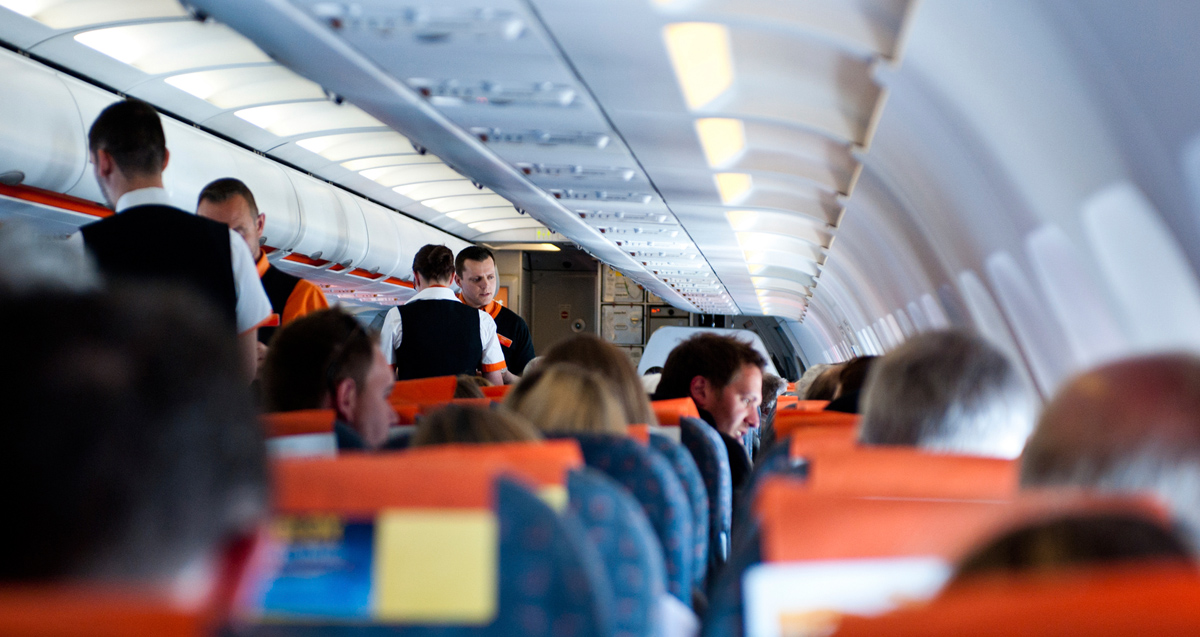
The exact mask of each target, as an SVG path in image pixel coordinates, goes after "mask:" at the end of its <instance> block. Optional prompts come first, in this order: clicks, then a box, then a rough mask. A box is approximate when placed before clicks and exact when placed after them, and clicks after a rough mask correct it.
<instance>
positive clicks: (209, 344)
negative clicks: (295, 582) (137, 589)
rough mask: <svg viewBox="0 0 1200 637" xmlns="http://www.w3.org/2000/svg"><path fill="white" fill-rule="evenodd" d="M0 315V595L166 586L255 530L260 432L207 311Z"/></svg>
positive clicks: (196, 307) (33, 300) (32, 302)
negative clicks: (24, 590)
mask: <svg viewBox="0 0 1200 637" xmlns="http://www.w3.org/2000/svg"><path fill="white" fill-rule="evenodd" d="M0 304H2V305H3V307H4V311H3V312H0V330H2V333H3V334H5V335H6V339H5V340H6V342H5V345H4V350H5V351H4V361H5V364H6V365H8V366H10V369H12V370H14V371H16V370H19V373H12V374H9V375H7V376H6V379H5V382H4V383H0V404H3V405H4V420H5V428H4V444H3V445H2V446H0V485H3V486H2V487H0V488H2V489H3V490H4V492H5V495H4V496H3V502H4V503H5V516H7V519H9V520H10V521H11V522H12V523H11V524H9V525H8V527H9V530H8V532H9V533H11V535H9V539H8V540H6V542H9V544H8V547H7V549H6V550H4V551H0V581H9V582H13V581H33V580H40V581H50V580H57V579H76V578H84V579H86V578H104V579H121V580H146V579H162V578H166V577H173V576H175V575H177V574H178V572H179V570H180V569H182V568H183V567H184V566H186V565H187V564H188V563H189V562H191V561H192V560H194V559H196V557H198V556H201V555H205V554H206V553H212V552H213V551H214V550H216V548H217V547H218V546H219V545H220V544H221V543H222V542H223V541H224V540H228V539H231V538H233V537H234V536H235V535H238V534H242V533H247V532H249V531H250V530H251V529H252V528H253V526H254V525H256V524H257V523H258V521H259V518H260V516H261V515H262V514H263V511H264V510H265V507H266V499H267V483H266V482H267V481H266V461H265V448H264V443H263V436H262V429H261V427H260V425H259V423H258V422H257V419H256V418H255V416H254V411H253V406H252V403H251V400H250V396H249V389H248V385H247V383H246V382H245V380H244V379H243V378H242V376H241V373H240V365H239V360H240V359H239V356H238V352H237V346H236V343H235V341H234V339H233V337H232V334H230V333H228V332H227V330H225V329H224V328H223V325H224V323H223V322H222V321H221V320H220V318H219V316H218V315H217V314H216V312H215V310H213V309H211V308H209V307H208V305H207V304H206V303H204V302H203V300H201V299H199V298H197V297H195V296H192V295H190V294H188V293H186V292H184V291H182V290H179V289H176V288H171V287H165V286H163V287H159V286H151V285H143V286H142V289H141V290H133V289H126V288H115V289H114V290H113V291H111V292H108V293H95V294H83V295H70V294H61V293H44V294H30V295H26V296H22V297H11V298H5V299H3V300H0ZM31 325H35V326H37V332H36V334H31V333H30V332H29V329H30V327H29V326H31Z"/></svg>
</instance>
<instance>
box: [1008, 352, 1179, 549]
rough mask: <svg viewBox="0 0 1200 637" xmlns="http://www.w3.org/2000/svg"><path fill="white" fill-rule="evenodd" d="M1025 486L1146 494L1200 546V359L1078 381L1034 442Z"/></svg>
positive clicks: (1146, 363)
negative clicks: (1167, 509)
mask: <svg viewBox="0 0 1200 637" xmlns="http://www.w3.org/2000/svg"><path fill="white" fill-rule="evenodd" d="M1021 484H1022V485H1024V486H1087V487H1098V488H1101V489H1104V490H1112V491H1149V492H1152V493H1154V494H1156V495H1158V496H1159V497H1160V498H1161V499H1162V500H1163V501H1164V502H1166V503H1167V504H1168V505H1169V506H1170V507H1171V509H1172V510H1173V512H1174V513H1175V515H1176V517H1178V518H1179V519H1180V521H1182V522H1184V523H1185V525H1187V526H1188V527H1189V529H1188V531H1189V533H1190V534H1191V535H1192V538H1193V541H1196V540H1200V358H1197V357H1195V356H1189V355H1184V354H1171V355H1158V356H1146V357H1140V358H1133V359H1129V360H1124V361H1120V362H1117V363H1112V364H1110V365H1106V366H1104V367H1100V368H1097V369H1095V370H1092V371H1090V372H1087V373H1085V374H1083V375H1081V376H1078V377H1076V378H1075V379H1073V380H1072V381H1071V382H1069V383H1068V384H1067V385H1066V386H1064V387H1063V388H1062V390H1060V391H1059V393H1058V395H1057V396H1055V397H1054V399H1053V400H1052V401H1051V402H1050V404H1049V405H1047V406H1046V409H1045V410H1044V411H1043V413H1042V417H1041V420H1040V421H1039V423H1038V427H1037V429H1036V430H1035V431H1034V434H1033V436H1032V437H1030V439H1029V443H1028V444H1027V446H1026V448H1025V455H1024V457H1023V458H1022V462H1021ZM1197 544H1198V545H1200V542H1197Z"/></svg>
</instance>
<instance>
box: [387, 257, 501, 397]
mask: <svg viewBox="0 0 1200 637" xmlns="http://www.w3.org/2000/svg"><path fill="white" fill-rule="evenodd" d="M412 269H413V283H414V284H415V286H416V289H417V293H416V295H415V296H413V297H412V298H411V299H409V300H408V301H407V302H406V303H404V305H401V306H400V307H395V308H392V309H391V310H388V313H387V316H386V317H384V320H383V329H382V331H381V334H380V348H381V349H382V350H383V356H384V358H387V359H388V362H389V363H391V364H392V365H393V366H394V367H395V369H396V379H397V380H409V379H412V378H428V377H430V376H455V375H458V374H469V375H474V374H475V373H476V372H482V373H483V376H484V378H487V379H488V380H490V381H492V382H493V383H495V384H497V385H500V384H503V382H504V381H503V378H502V375H503V372H504V369H505V365H504V353H503V351H502V350H501V349H500V341H499V340H498V339H497V338H496V322H495V321H494V320H492V317H490V316H488V315H487V313H486V312H483V311H482V310H477V309H475V308H472V307H469V306H467V305H464V304H463V303H462V301H459V300H458V297H457V296H455V295H454V292H453V291H451V290H450V281H451V280H453V278H454V253H453V252H451V251H450V248H447V247H446V246H442V245H427V246H425V247H423V248H421V249H420V250H418V251H417V256H416V257H415V258H414V259H413V265H412Z"/></svg>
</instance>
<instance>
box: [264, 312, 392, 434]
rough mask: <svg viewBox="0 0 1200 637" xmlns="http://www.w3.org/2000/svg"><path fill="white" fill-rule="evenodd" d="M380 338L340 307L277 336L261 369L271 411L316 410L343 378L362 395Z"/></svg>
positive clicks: (314, 315)
mask: <svg viewBox="0 0 1200 637" xmlns="http://www.w3.org/2000/svg"><path fill="white" fill-rule="evenodd" d="M378 341H379V336H378V335H376V334H374V333H370V332H368V331H367V330H366V329H365V328H363V326H362V325H361V324H360V323H359V322H358V320H357V319H355V318H354V317H353V316H351V315H350V314H348V313H346V312H345V311H343V310H340V309H338V308H331V309H327V310H320V311H317V312H313V313H312V314H308V315H305V316H303V317H301V318H299V319H296V320H294V321H292V322H291V323H288V324H287V325H285V326H283V327H282V328H280V329H279V330H278V331H276V332H275V336H274V337H273V338H272V339H271V345H270V347H269V348H268V349H267V358H266V360H265V361H263V368H262V393H263V405H264V407H265V408H266V409H267V411H296V410H297V409H318V408H320V406H321V401H322V399H323V398H324V397H325V396H326V395H327V394H328V395H330V396H332V395H333V392H334V390H335V388H336V387H337V384H338V383H340V382H341V381H342V380H343V379H346V378H351V379H353V380H354V382H355V384H356V385H357V387H358V389H359V391H362V387H363V384H364V382H365V380H366V376H367V372H368V371H369V370H370V369H371V362H372V361H373V359H374V356H375V348H376V345H377V343H378Z"/></svg>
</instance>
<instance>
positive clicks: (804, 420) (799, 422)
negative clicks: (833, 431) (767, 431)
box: [775, 409, 859, 438]
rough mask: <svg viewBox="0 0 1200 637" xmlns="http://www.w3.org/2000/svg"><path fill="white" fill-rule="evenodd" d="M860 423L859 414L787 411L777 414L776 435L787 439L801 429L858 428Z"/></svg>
mask: <svg viewBox="0 0 1200 637" xmlns="http://www.w3.org/2000/svg"><path fill="white" fill-rule="evenodd" d="M858 421H859V416H858V414H845V413H842V412H838V411H815V412H814V411H800V410H798V409H785V410H782V411H777V412H775V435H776V436H778V437H779V438H786V437H787V436H788V435H790V434H791V433H792V432H793V431H795V430H796V429H799V428H801V427H856V426H858Z"/></svg>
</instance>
